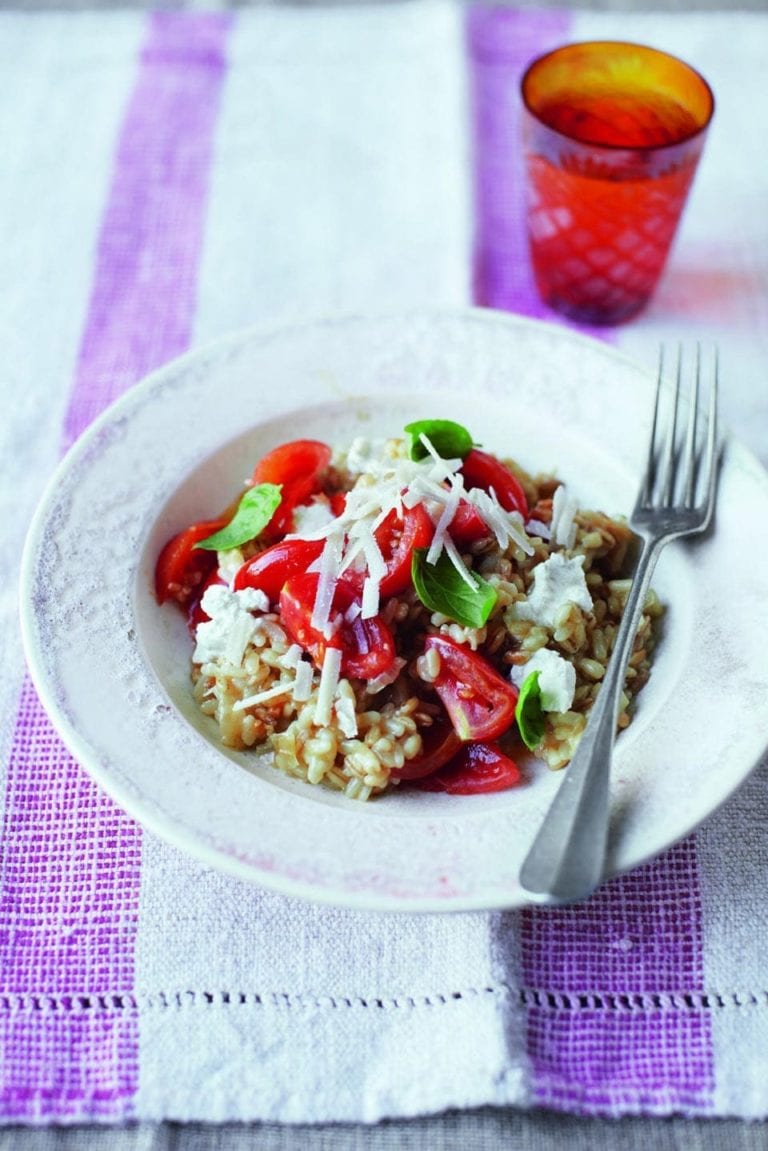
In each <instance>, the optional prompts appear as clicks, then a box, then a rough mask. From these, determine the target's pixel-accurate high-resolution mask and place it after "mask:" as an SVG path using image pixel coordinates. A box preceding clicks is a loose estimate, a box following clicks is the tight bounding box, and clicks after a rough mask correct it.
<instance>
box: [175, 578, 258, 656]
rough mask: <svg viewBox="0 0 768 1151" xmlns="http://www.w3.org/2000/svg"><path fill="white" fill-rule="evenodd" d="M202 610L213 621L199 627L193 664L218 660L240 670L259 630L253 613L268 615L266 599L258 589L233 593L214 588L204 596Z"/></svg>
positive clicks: (220, 586)
mask: <svg viewBox="0 0 768 1151" xmlns="http://www.w3.org/2000/svg"><path fill="white" fill-rule="evenodd" d="M201 607H202V609H203V611H204V612H205V614H206V615H207V616H209V617H210V618H209V619H208V620H204V621H203V622H202V623H200V624H198V625H197V633H196V637H195V638H196V641H197V642H196V644H195V650H194V652H193V655H192V659H193V662H194V663H211V662H213V661H216V660H219V661H223V662H226V663H230V664H232V665H233V666H234V667H240V666H241V664H242V662H243V656H244V655H245V649H246V648H247V647H248V644H249V643H250V641H251V639H252V638H253V636H254V634H255V632H256V629H257V627H258V626H259V621H258V620H257V619H256V618H254V616H253V615H251V612H254V611H262V612H263V611H269V600H268V599H267V597H266V595H265V594H264V592H263V591H258V590H256V588H244V589H243V590H242V591H235V592H233V591H230V590H229V588H228V587H225V586H224V585H223V584H213V585H212V586H211V587H209V588H208V589H207V590H206V592H205V594H204V595H203V598H202V600H201Z"/></svg>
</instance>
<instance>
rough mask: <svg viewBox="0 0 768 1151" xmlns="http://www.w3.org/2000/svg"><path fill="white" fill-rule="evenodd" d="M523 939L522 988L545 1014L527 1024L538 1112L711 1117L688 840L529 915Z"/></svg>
mask: <svg viewBox="0 0 768 1151" xmlns="http://www.w3.org/2000/svg"><path fill="white" fill-rule="evenodd" d="M521 934H522V940H521V942H522V978H523V980H524V983H525V985H526V986H527V987H529V988H530V989H531V990H532V991H535V992H538V993H539V994H538V996H537V998H538V1000H539V1004H540V1005H537V1006H533V1007H532V1008H531V1009H530V1011H529V1015H528V1053H529V1058H530V1061H531V1067H532V1072H533V1075H532V1084H531V1087H532V1092H533V1097H534V1099H533V1101H534V1102H536V1103H539V1104H541V1105H542V1106H547V1107H555V1108H561V1109H563V1110H569V1111H571V1110H579V1111H584V1112H588V1113H593V1114H609V1115H610V1114H621V1113H625V1112H645V1113H651V1114H669V1113H670V1112H674V1111H683V1112H688V1113H692V1112H693V1113H696V1112H698V1113H701V1112H705V1113H706V1112H707V1111H708V1109H709V1108H710V1107H711V1102H712V1092H713V1089H714V1062H713V1051H712V1034H711V1025H710V1017H709V1015H708V1013H707V1012H706V1010H705V1009H702V1008H701V1006H700V1005H699V1003H700V1001H699V1000H697V999H696V998H692V999H690V1000H689V1001H686V999H685V993H686V992H687V993H689V994H690V995H692V996H695V994H696V992H701V991H703V987H704V974H703V947H702V931H701V902H700V888H699V874H698V866H697V861H696V848H695V842H694V839H693V838H692V837H691V838H689V839H687V840H686V841H685V842H683V843H680V844H678V845H677V846H676V847H674V848H673V849H672V850H671V851H669V852H667V853H666V855H664V856H662V857H661V858H660V859H657V860H655V861H654V862H653V863H650V864H647V865H646V866H645V867H642V868H640V869H638V870H637V871H635V872H633V873H632V874H630V875H626V876H621V877H619V878H618V879H615V880H613V881H612V882H611V883H608V884H606V886H605V887H603V888H602V889H601V890H600V891H598V892H597V894H596V895H595V896H593V897H592V899H590V900H589V901H588V902H587V903H585V904H582V905H581V906H578V907H573V908H563V909H554V910H549V911H534V910H531V911H525V912H523V914H522V917H521ZM542 992H543V993H544V994H543V995H542V994H541V993H542ZM547 994H550V995H554V997H555V998H554V1001H553V1002H551V1003H548V1002H547V999H546V996H547ZM563 996H564V997H565V999H563V998H561V997H563ZM580 996H582V998H581V999H580V998H579V997H580Z"/></svg>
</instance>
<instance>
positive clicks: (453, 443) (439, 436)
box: [405, 420, 473, 460]
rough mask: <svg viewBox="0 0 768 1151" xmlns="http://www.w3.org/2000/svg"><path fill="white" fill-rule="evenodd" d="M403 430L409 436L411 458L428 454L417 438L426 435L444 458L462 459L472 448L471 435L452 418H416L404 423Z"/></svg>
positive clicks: (417, 458) (421, 457)
mask: <svg viewBox="0 0 768 1151" xmlns="http://www.w3.org/2000/svg"><path fill="white" fill-rule="evenodd" d="M405 431H406V432H407V433H408V435H409V436H410V437H411V459H412V460H423V459H426V457H427V456H428V455H429V452H428V451H427V449H426V448H425V447H424V445H423V443H422V442H421V440H420V439H419V437H420V436H422V435H423V436H426V437H427V439H428V440H429V442H430V443H431V444H432V447H433V448H434V449H435V451H436V452H437V454H438V455H440V456H442V458H443V459H444V460H452V459H455V457H456V456H459V458H460V459H462V460H463V459H464V457H465V456H466V455H467V453H468V452H469V451H470V450H471V448H472V443H473V441H472V437H471V435H470V434H469V432H468V431H467V429H466V428H464V427H462V426H461V424H455V423H454V422H453V420H416V421H415V423H412V424H406V426H405Z"/></svg>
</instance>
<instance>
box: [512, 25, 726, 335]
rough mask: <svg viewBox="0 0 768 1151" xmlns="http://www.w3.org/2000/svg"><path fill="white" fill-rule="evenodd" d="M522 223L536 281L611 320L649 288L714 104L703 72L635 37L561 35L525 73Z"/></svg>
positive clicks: (569, 304) (566, 305)
mask: <svg viewBox="0 0 768 1151" xmlns="http://www.w3.org/2000/svg"><path fill="white" fill-rule="evenodd" d="M522 97H523V145H524V153H525V164H526V175H527V197H528V200H527V226H528V238H529V244H530V253H531V260H532V264H533V271H534V275H535V279H536V284H537V287H538V290H539V293H540V295H541V297H542V299H543V300H544V302H545V303H546V304H548V305H549V306H550V307H552V308H554V309H556V310H557V311H559V312H561V313H563V314H565V315H567V316H570V317H571V318H573V319H575V320H579V321H582V322H587V323H592V324H617V323H620V322H622V321H624V320H628V319H629V318H630V317H632V316H634V315H636V314H637V312H639V311H640V310H641V309H642V308H643V307H644V306H645V304H646V303H647V302H648V300H649V299H650V297H651V295H652V293H653V291H654V289H655V287H656V284H657V282H658V279H659V276H660V275H661V272H662V270H663V268H664V265H665V263H666V260H667V256H668V253H669V249H670V246H671V244H672V240H673V238H674V235H675V232H676V230H677V226H678V223H679V221H680V217H681V214H682V211H683V207H684V205H685V201H686V198H687V196H688V192H689V189H690V186H691V183H692V181H693V177H694V174H695V172H696V167H697V164H698V161H699V157H700V155H701V152H702V149H703V147H704V141H705V138H706V133H707V128H708V126H709V123H710V121H711V119H712V114H713V112H714V97H713V95H712V91H711V89H710V87H709V85H708V84H707V82H706V80H704V78H703V77H702V76H700V75H699V73H698V72H696V71H695V69H693V68H692V67H690V66H689V65H688V64H686V63H684V62H683V61H682V60H679V59H677V58H676V57H674V56H670V55H668V54H667V53H665V52H661V51H658V50H657V49H655V48H649V47H646V46H644V45H641V44H628V43H622V42H617V41H593V42H589V43H578V44H568V45H565V46H564V47H562V48H557V49H555V50H554V51H552V52H548V53H546V55H544V56H540V57H539V58H538V59H536V60H534V61H533V63H532V64H530V66H529V67H528V69H527V71H526V72H525V75H524V76H523V80H522Z"/></svg>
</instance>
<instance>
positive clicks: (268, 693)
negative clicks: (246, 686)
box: [232, 680, 293, 711]
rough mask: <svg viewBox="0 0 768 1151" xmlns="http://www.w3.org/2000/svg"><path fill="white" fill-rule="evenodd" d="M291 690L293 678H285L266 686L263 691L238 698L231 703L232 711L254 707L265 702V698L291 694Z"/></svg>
mask: <svg viewBox="0 0 768 1151" xmlns="http://www.w3.org/2000/svg"><path fill="white" fill-rule="evenodd" d="M292 692H293V680H287V681H285V682H284V683H276V684H275V685H274V687H268V688H266V689H265V690H264V691H258V692H256V694H255V695H249V696H246V697H245V698H244V699H238V700H237V702H236V703H233V704H232V710H233V711H244V710H245V709H246V708H247V707H255V706H256V705H257V704H259V703H266V702H267V700H270V699H277V698H278V696H281V695H291V694H292Z"/></svg>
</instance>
